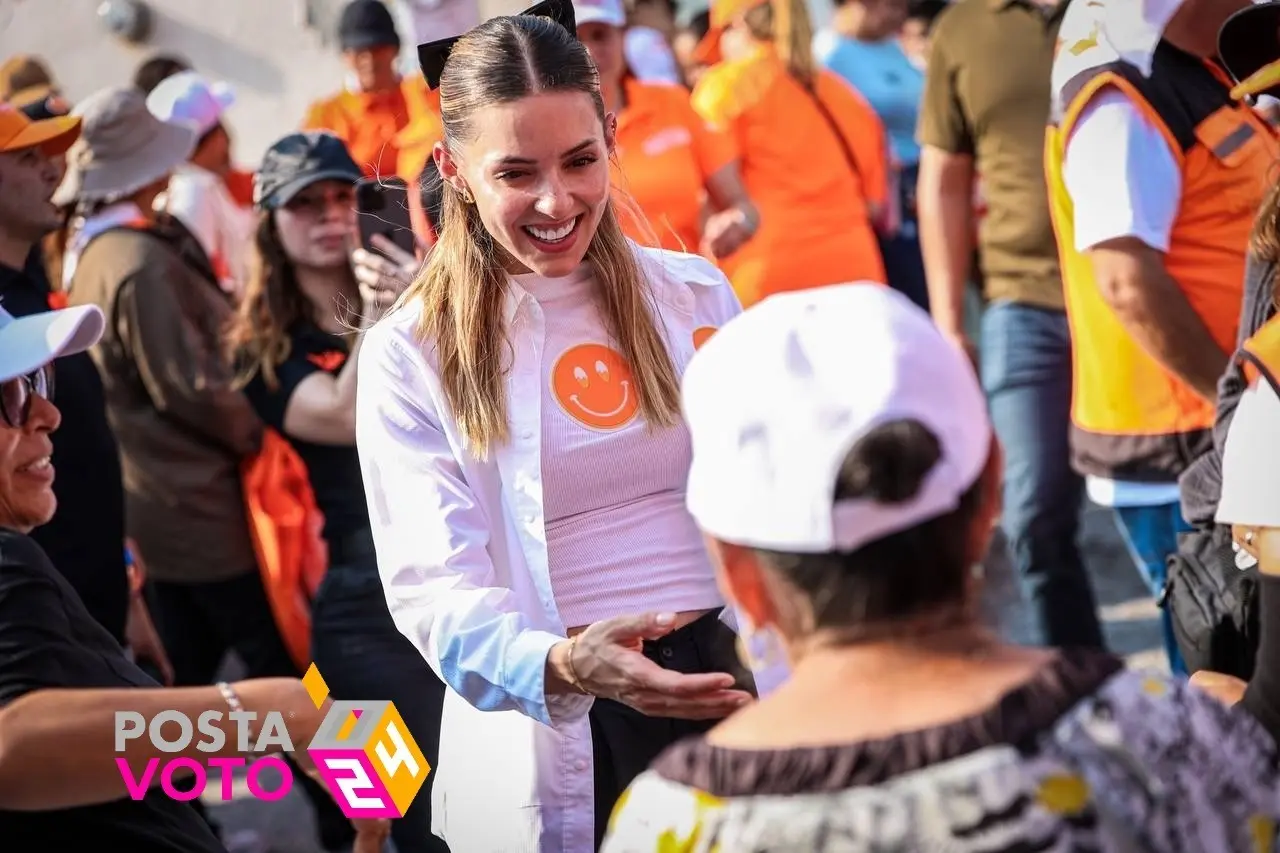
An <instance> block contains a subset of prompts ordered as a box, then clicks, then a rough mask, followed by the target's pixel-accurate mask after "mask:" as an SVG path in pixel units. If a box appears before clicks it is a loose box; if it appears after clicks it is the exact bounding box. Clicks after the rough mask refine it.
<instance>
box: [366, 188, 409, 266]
mask: <svg viewBox="0 0 1280 853" xmlns="http://www.w3.org/2000/svg"><path fill="white" fill-rule="evenodd" d="M356 221H357V222H358V224H359V227H360V245H361V246H364V248H365V249H367V250H369V251H374V252H376V251H377V249H376V248H375V247H374V245H373V235H375V234H381V235H382V236H383V237H385V238H386V239H388V240H390V241H391V242H392V243H395V244H396V245H397V246H399V247H400V248H401V249H404V250H405V251H406V252H408V253H409V254H410V255H412V254H413V253H414V249H415V248H416V241H415V240H414V237H413V222H412V220H410V218H409V186H408V184H406V183H405V182H404V181H403V180H401V179H400V178H361V179H360V180H359V181H358V182H357V183H356Z"/></svg>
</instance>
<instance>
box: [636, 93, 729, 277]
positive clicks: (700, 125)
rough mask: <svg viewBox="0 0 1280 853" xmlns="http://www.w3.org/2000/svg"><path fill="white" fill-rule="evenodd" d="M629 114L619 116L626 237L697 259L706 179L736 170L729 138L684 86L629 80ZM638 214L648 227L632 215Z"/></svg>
mask: <svg viewBox="0 0 1280 853" xmlns="http://www.w3.org/2000/svg"><path fill="white" fill-rule="evenodd" d="M625 92H626V98H627V106H626V108H625V109H624V110H622V112H621V114H620V115H619V116H618V133H617V155H616V163H615V165H614V168H613V183H614V186H615V187H616V188H617V189H618V190H619V191H620V193H621V194H622V195H623V196H624V197H623V198H622V199H620V203H619V205H618V207H619V210H620V218H621V221H622V226H623V230H624V231H625V232H626V234H627V236H628V237H630V238H631V239H633V240H635V241H637V242H639V243H644V244H653V243H654V238H655V237H656V238H657V245H659V246H661V247H662V248H664V249H674V250H676V251H683V252H697V251H698V244H699V242H700V241H701V237H702V204H703V199H704V198H705V197H706V186H707V179H708V178H710V177H711V176H712V175H714V174H715V173H716V172H719V171H720V170H721V169H723V168H724V167H725V166H728V165H729V164H730V163H732V162H734V160H735V159H736V158H737V151H736V149H735V148H734V145H733V140H732V138H731V137H729V136H728V135H727V134H724V133H721V132H719V131H716V130H713V129H712V128H711V127H710V126H708V125H707V123H706V122H705V121H703V119H702V118H701V117H700V116H699V115H698V114H697V113H696V112H695V111H694V109H693V106H692V105H691V104H690V103H689V92H688V90H687V89H685V88H683V87H681V86H672V85H666V84H661V83H641V82H640V81H638V80H634V79H628V80H627V82H626V84H625ZM626 197H629V203H630V204H631V205H633V206H634V207H637V208H639V210H640V212H641V213H642V214H643V215H644V218H645V219H647V220H648V222H647V227H646V224H645V223H641V222H638V221H636V219H635V217H634V216H632V215H631V213H630V212H629V211H628V210H627V205H628V198H626Z"/></svg>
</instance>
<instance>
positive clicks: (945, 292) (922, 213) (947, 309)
mask: <svg viewBox="0 0 1280 853" xmlns="http://www.w3.org/2000/svg"><path fill="white" fill-rule="evenodd" d="M916 198H917V205H918V207H919V221H920V250H921V254H922V256H923V258H924V269H925V277H926V280H927V281H928V285H929V307H930V310H931V312H932V313H933V319H934V322H936V323H937V324H938V326H939V328H941V329H942V330H943V331H944V332H947V333H949V334H960V333H962V332H963V331H964V295H965V288H966V287H967V285H968V281H969V272H970V266H971V263H972V260H973V223H974V214H973V166H972V161H971V160H969V158H967V157H960V156H958V155H952V154H947V153H945V152H941V151H935V150H933V149H925V154H924V156H923V157H922V160H921V168H920V179H919V182H918V184H917V186H916Z"/></svg>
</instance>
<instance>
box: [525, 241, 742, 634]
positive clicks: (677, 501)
mask: <svg viewBox="0 0 1280 853" xmlns="http://www.w3.org/2000/svg"><path fill="white" fill-rule="evenodd" d="M515 279H516V281H517V282H518V283H519V285H520V286H521V287H522V288H524V289H525V290H526V291H527V292H528V293H529V294H530V295H532V296H533V297H534V298H535V299H536V300H538V303H539V305H540V306H541V307H542V312H543V317H544V332H545V335H546V337H545V341H546V349H545V351H546V353H547V357H546V358H545V359H544V362H543V363H544V365H545V368H544V371H545V372H544V374H543V377H542V380H543V383H542V493H543V505H544V513H545V515H544V517H545V523H546V537H547V558H548V563H549V567H550V574H551V586H552V590H553V592H554V594H555V601H556V608H557V609H558V610H559V612H560V618H561V621H562V622H563V624H564V625H565V627H566V628H575V627H579V626H584V625H590V624H591V623H593V622H597V621H599V620H601V619H607V618H609V617H612V616H621V615H626V614H633V613H646V612H659V611H669V612H678V611H683V610H699V609H710V608H714V607H719V606H721V605H722V604H723V603H724V601H723V599H722V598H721V596H720V593H719V590H718V589H717V588H716V584H715V578H714V575H713V574H712V569H711V563H710V558H709V556H708V554H707V551H706V547H705V545H704V544H703V540H702V535H701V533H700V532H699V531H698V528H697V527H696V525H695V524H694V522H693V518H692V517H691V516H690V515H689V512H688V510H686V509H685V482H686V478H687V477H688V474H689V462H690V454H691V449H690V442H689V433H688V430H687V429H685V427H684V425H683V424H678V425H677V426H675V427H670V428H667V429H662V430H658V431H651V430H649V429H648V426H647V424H646V422H645V420H644V418H643V416H642V415H641V414H640V409H639V401H638V398H637V395H636V389H635V383H634V382H633V380H632V379H631V374H630V371H629V368H628V366H627V364H626V362H625V361H623V359H622V356H621V355H620V354H619V352H618V351H617V349H616V348H615V346H614V344H613V341H612V338H611V336H610V335H609V334H608V333H607V332H606V331H605V325H604V323H603V321H602V320H601V317H600V315H599V313H598V311H597V309H596V302H595V300H594V298H593V292H594V288H595V286H596V284H595V279H594V277H593V275H592V273H591V269H590V265H589V264H583V265H582V267H580V268H579V270H578V271H577V272H575V273H574V274H572V275H570V276H566V277H564V278H558V279H550V278H544V277H541V276H537V275H533V274H527V275H520V276H516V277H515Z"/></svg>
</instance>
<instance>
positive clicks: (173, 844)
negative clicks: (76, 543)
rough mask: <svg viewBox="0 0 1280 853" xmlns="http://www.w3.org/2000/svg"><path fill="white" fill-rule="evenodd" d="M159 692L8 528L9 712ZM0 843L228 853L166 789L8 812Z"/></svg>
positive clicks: (3, 609) (0, 668)
mask: <svg viewBox="0 0 1280 853" xmlns="http://www.w3.org/2000/svg"><path fill="white" fill-rule="evenodd" d="M157 686H158V685H157V684H156V683H155V682H154V681H152V680H151V679H150V678H148V677H147V676H146V675H145V674H144V673H143V672H142V670H140V669H138V668H137V667H136V666H134V665H133V664H132V663H130V662H129V660H128V659H127V658H126V657H125V656H124V652H123V651H122V649H121V648H120V644H119V643H117V642H116V641H115V640H114V639H113V638H112V637H111V635H110V634H108V633H107V632H106V630H105V629H103V627H102V626H101V625H99V624H98V623H97V622H95V621H94V620H93V618H92V617H91V616H90V615H89V612H88V611H87V610H86V609H85V607H84V605H83V604H82V603H81V601H80V597H79V596H78V595H76V593H75V590H73V589H72V588H71V586H70V584H68V583H67V581H66V580H65V579H64V578H63V577H62V576H61V575H59V574H58V572H56V571H55V570H54V568H53V564H52V563H50V562H49V558H48V556H46V555H45V553H44V551H42V550H41V548H40V546H39V545H37V544H36V542H35V541H34V540H33V539H31V538H30V537H28V536H24V535H22V534H21V533H17V532H15V531H13V530H7V529H3V528H0V706H4V705H6V704H8V703H9V702H12V701H14V700H15V699H17V698H19V697H20V696H23V695H24V694H26V693H29V692H31V691H34V690H40V689H42V688H56V687H61V688H67V687H99V688H127V687H148V688H153V687H157ZM104 760H109V759H105V757H104ZM0 838H3V839H6V841H4V842H0V847H3V848H4V849H5V850H14V851H21V850H90V849H92V850H128V851H130V853H225V850H224V848H223V847H222V845H221V844H220V843H219V842H218V840H217V838H215V837H214V835H213V832H212V831H211V830H210V829H209V826H208V824H206V823H205V821H204V819H203V818H202V817H200V815H199V814H198V813H197V812H196V810H195V809H194V808H192V806H191V805H190V804H189V803H181V802H178V801H177V800H171V799H169V798H168V797H166V796H165V795H164V792H162V791H161V790H160V789H159V788H154V789H152V791H151V793H149V794H148V795H147V796H146V797H144V798H143V799H142V800H139V801H137V802H135V801H133V800H131V799H129V798H127V797H125V798H122V799H119V800H115V801H112V802H109V803H101V804H98V805H93V806H80V807H77V808H69V809H57V810H55V811H44V812H11V811H4V810H0Z"/></svg>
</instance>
